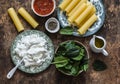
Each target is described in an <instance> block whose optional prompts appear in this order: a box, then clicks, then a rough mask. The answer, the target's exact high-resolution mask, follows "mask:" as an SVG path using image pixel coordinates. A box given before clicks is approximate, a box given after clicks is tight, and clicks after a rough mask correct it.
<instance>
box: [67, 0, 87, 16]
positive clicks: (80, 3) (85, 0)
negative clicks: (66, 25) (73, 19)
mask: <svg viewBox="0 0 120 84" xmlns="http://www.w3.org/2000/svg"><path fill="white" fill-rule="evenodd" d="M86 2H87V0H81V1H80V2H79V3H78V4H77V5H76V6H75V7H74V8H73V9H72V11H71V12H70V13H69V14H68V16H71V15H73V13H74V12H75V11H76V10H77V9H78V7H79V6H81V5H82V4H83V3H86Z"/></svg>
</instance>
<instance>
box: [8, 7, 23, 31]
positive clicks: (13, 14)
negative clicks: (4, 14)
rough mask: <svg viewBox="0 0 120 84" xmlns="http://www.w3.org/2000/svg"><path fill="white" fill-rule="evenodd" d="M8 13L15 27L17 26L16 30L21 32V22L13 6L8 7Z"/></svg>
mask: <svg viewBox="0 0 120 84" xmlns="http://www.w3.org/2000/svg"><path fill="white" fill-rule="evenodd" d="M8 14H9V15H10V17H11V19H12V20H13V22H14V24H15V26H16V28H17V31H18V32H21V31H23V30H24V27H23V25H22V23H21V22H20V19H19V18H18V16H17V14H16V12H15V10H14V8H9V9H8Z"/></svg>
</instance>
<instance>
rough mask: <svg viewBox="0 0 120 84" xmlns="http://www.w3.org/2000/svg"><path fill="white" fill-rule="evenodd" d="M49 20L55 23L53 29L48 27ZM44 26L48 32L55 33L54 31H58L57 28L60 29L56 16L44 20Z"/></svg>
mask: <svg viewBox="0 0 120 84" xmlns="http://www.w3.org/2000/svg"><path fill="white" fill-rule="evenodd" d="M50 22H55V23H56V27H55V28H54V29H53V30H51V29H49V27H48V26H49V23H50ZM45 28H46V30H47V31H48V32H50V33H56V32H58V31H59V29H60V24H59V21H58V20H57V19H56V18H54V17H51V18H49V19H48V20H47V21H46V23H45Z"/></svg>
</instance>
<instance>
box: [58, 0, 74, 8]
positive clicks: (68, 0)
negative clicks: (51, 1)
mask: <svg viewBox="0 0 120 84" xmlns="http://www.w3.org/2000/svg"><path fill="white" fill-rule="evenodd" d="M71 1H72V0H63V2H62V3H61V4H60V5H59V8H60V9H61V10H65V8H66V7H67V6H68V5H69V3H70V2H71Z"/></svg>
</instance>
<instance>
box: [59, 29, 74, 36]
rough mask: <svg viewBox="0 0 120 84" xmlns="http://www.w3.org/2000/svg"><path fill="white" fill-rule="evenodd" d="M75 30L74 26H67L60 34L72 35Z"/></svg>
mask: <svg viewBox="0 0 120 84" xmlns="http://www.w3.org/2000/svg"><path fill="white" fill-rule="evenodd" d="M73 32H74V29H73V28H72V27H65V28H62V29H61V30H60V34H63V35H72V34H73Z"/></svg>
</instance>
